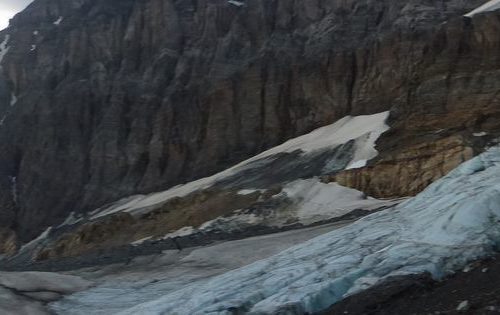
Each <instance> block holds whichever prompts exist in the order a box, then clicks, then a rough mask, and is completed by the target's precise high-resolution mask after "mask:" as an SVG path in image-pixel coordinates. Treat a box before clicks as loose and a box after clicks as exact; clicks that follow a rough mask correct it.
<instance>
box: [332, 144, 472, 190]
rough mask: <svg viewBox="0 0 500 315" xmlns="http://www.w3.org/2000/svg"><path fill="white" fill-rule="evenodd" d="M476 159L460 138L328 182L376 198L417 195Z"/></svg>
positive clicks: (419, 146)
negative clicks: (468, 161) (463, 164)
mask: <svg viewBox="0 0 500 315" xmlns="http://www.w3.org/2000/svg"><path fill="white" fill-rule="evenodd" d="M473 157H474V150H473V149H472V148H471V147H469V146H467V144H466V143H464V140H463V139H462V138H461V137H458V136H450V137H447V138H443V139H438V140H436V141H431V142H425V143H419V144H416V145H413V146H409V147H407V148H405V149H404V150H401V152H398V153H397V154H396V155H395V156H393V157H391V158H386V159H382V160H380V161H378V162H377V163H376V164H375V165H373V166H369V167H366V168H361V169H354V170H347V171H343V172H340V173H339V174H336V175H334V176H331V177H328V180H327V181H336V182H338V183H339V184H341V185H343V186H347V187H351V188H355V189H358V190H361V191H363V192H365V193H367V194H368V195H370V196H373V197H376V198H394V197H402V196H415V195H416V194H417V193H419V192H421V191H422V190H424V189H425V188H426V187H427V186H428V185H430V184H431V183H433V182H434V181H436V180H438V179H439V178H441V177H443V176H445V175H446V174H448V173H449V172H450V171H451V170H453V169H455V168H456V167H457V166H458V165H460V164H462V163H463V162H465V161H467V160H469V159H471V158H473Z"/></svg>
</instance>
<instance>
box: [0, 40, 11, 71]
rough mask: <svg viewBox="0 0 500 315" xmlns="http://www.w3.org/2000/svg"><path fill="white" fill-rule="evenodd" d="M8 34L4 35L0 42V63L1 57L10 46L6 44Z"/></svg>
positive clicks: (0, 61)
mask: <svg viewBox="0 0 500 315" xmlns="http://www.w3.org/2000/svg"><path fill="white" fill-rule="evenodd" d="M9 39H10V35H8V34H7V35H5V37H4V40H3V42H1V43H0V64H1V63H2V60H3V58H4V57H5V55H6V54H7V53H8V52H9V49H10V47H9V46H7V44H8V43H9Z"/></svg>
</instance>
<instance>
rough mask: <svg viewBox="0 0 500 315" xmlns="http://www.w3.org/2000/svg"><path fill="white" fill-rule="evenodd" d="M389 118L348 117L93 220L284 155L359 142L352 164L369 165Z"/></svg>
mask: <svg viewBox="0 0 500 315" xmlns="http://www.w3.org/2000/svg"><path fill="white" fill-rule="evenodd" d="M388 116H389V112H383V113H379V114H374V115H365V116H354V117H353V116H347V117H344V118H342V119H340V120H339V121H337V122H335V123H334V124H331V125H329V126H325V127H322V128H319V129H316V130H314V131H312V132H311V133H309V134H306V135H304V136H301V137H298V138H295V139H292V140H289V141H287V142H285V143H283V144H282V145H279V146H277V147H274V148H272V149H270V150H268V151H265V152H263V153H261V154H259V155H257V156H254V157H252V158H250V159H248V160H246V161H243V162H241V163H240V164H238V165H236V166H234V167H231V168H229V169H227V170H225V171H223V172H220V173H218V174H215V175H213V176H210V177H207V178H202V179H199V180H196V181H193V182H190V183H187V184H185V185H179V186H176V187H173V188H171V189H169V190H167V191H163V192H158V193H154V194H150V195H138V196H133V197H129V198H126V199H123V200H122V201H118V202H116V203H115V204H113V205H112V206H110V207H107V208H103V209H97V210H96V211H94V212H93V213H92V218H93V219H96V218H99V217H102V216H105V215H109V214H112V213H116V212H120V211H126V212H132V213H134V212H144V211H148V210H149V209H151V208H152V207H155V206H158V205H160V204H162V203H164V202H166V201H168V200H169V199H171V198H174V197H184V196H187V195H188V194H190V193H192V192H194V191H197V190H202V189H206V188H209V187H211V186H212V185H214V184H215V183H217V182H218V181H220V180H222V179H224V178H227V177H229V176H231V175H234V174H237V173H238V172H241V171H243V170H245V169H246V168H248V167H250V166H249V164H250V163H251V162H255V161H257V160H260V159H263V158H266V157H270V156H273V155H276V154H279V153H284V152H288V153H291V152H294V151H297V150H300V151H302V152H304V154H306V153H309V152H313V151H317V150H322V149H325V148H331V149H333V148H336V147H338V146H340V145H343V144H345V143H347V142H349V141H351V140H355V143H356V151H355V156H354V159H353V160H352V161H351V163H350V164H351V167H353V166H356V165H358V166H359V165H360V163H365V161H366V160H369V159H372V158H374V157H375V156H376V155H377V151H376V150H375V148H374V146H375V141H376V140H377V139H378V137H379V136H380V135H381V134H382V133H384V132H385V131H387V130H388V129H389V127H388V126H387V125H386V123H385V121H386V119H387V118H388Z"/></svg>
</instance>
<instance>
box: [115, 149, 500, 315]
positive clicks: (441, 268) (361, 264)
mask: <svg viewBox="0 0 500 315" xmlns="http://www.w3.org/2000/svg"><path fill="white" fill-rule="evenodd" d="M499 182H500V148H499V147H495V148H492V149H490V150H489V151H487V152H486V153H484V154H482V155H480V156H479V157H476V158H474V159H472V160H470V161H469V162H466V163H464V164H463V165H462V166H460V167H459V168H458V169H456V170H454V171H453V172H451V173H450V174H448V175H447V176H446V177H444V178H443V179H441V180H439V181H437V182H435V183H434V184H432V185H431V186H430V187H428V188H427V189H426V190H425V191H424V192H422V193H421V194H419V195H418V196H417V197H415V198H412V199H410V200H408V201H406V202H404V203H402V204H400V205H399V206H396V207H395V208H394V209H390V210H385V211H381V212H378V213H375V214H372V215H370V216H367V217H365V218H363V219H361V220H359V221H357V222H355V223H353V224H351V225H348V226H345V227H343V228H340V229H338V230H335V231H333V232H330V233H327V234H325V235H322V236H319V237H317V238H314V239H312V240H310V241H307V242H305V243H302V244H299V245H297V246H295V247H292V248H290V249H288V250H285V251H283V252H281V253H280V254H277V255H275V256H272V257H269V258H266V259H263V260H260V261H258V262H255V263H253V264H251V265H247V266H244V267H242V268H240V269H237V270H233V271H230V272H227V273H225V274H222V275H219V276H216V277H213V278H211V279H209V280H207V281H204V282H195V283H192V284H186V285H183V286H178V287H176V288H175V289H173V290H171V291H169V292H167V293H165V294H164V295H163V296H160V297H158V298H156V299H154V300H152V301H149V302H145V303H142V304H138V305H136V306H135V307H132V308H129V309H127V310H125V311H123V312H121V313H120V314H160V313H161V314H172V315H173V314H193V315H194V314H229V313H230V312H229V311H228V310H229V309H231V310H234V311H237V310H239V311H241V312H244V313H249V314H272V313H275V312H278V311H284V310H287V314H303V313H306V312H309V313H315V312H318V311H321V310H323V309H325V308H327V307H328V306H330V305H331V304H333V303H334V302H336V301H338V300H341V299H342V298H344V297H345V296H346V295H349V294H352V293H355V292H358V291H359V290H363V289H366V288H369V287H370V286H373V285H374V284H376V283H378V282H379V281H381V280H383V279H386V278H387V277H390V276H394V275H405V274H413V273H422V272H429V273H431V274H432V275H433V276H434V277H435V278H441V277H443V276H444V275H447V274H449V273H451V272H453V271H454V270H458V269H460V268H462V267H463V266H464V265H466V264H467V262H469V261H471V260H473V259H477V258H479V257H482V256H484V255H487V254H490V253H492V251H493V250H494V248H495V246H498V245H500V224H498V223H499V222H500V184H499Z"/></svg>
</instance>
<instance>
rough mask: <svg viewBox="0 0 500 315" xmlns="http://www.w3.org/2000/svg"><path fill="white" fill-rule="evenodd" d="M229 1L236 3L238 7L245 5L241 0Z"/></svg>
mask: <svg viewBox="0 0 500 315" xmlns="http://www.w3.org/2000/svg"><path fill="white" fill-rule="evenodd" d="M227 3H229V4H232V5H235V6H237V7H242V6H244V5H245V3H244V2H241V1H236V0H229V1H228V2H227Z"/></svg>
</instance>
